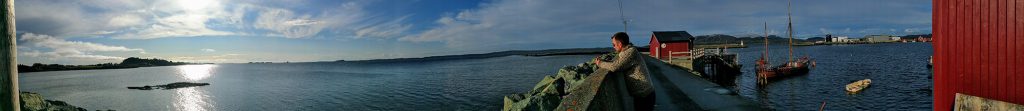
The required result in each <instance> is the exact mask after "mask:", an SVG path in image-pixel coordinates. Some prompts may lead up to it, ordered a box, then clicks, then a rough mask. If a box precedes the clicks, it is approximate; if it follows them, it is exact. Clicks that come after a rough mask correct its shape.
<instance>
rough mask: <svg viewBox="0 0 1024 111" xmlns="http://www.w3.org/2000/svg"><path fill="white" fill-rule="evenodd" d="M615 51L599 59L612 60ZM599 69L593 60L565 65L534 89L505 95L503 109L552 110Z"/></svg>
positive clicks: (509, 110)
mask: <svg viewBox="0 0 1024 111" xmlns="http://www.w3.org/2000/svg"><path fill="white" fill-rule="evenodd" d="M614 55H615V53H609V54H605V55H601V56H599V57H598V58H597V59H602V60H605V61H610V60H612V59H613V58H614ZM596 71H597V65H595V64H594V63H593V62H585V63H580V64H579V65H575V66H565V67H562V68H561V69H559V70H558V74H555V75H554V76H551V75H548V76H544V79H542V80H541V81H540V82H539V83H537V85H535V86H534V87H533V89H532V90H530V91H529V92H526V93H521V94H512V95H508V96H505V98H504V104H505V105H504V106H503V107H502V110H503V111H550V110H555V108H556V107H558V106H559V103H561V102H562V100H563V99H564V98H565V96H567V95H569V94H570V93H573V92H572V90H573V89H575V88H576V87H579V86H580V85H581V84H583V83H584V80H585V79H586V78H587V76H589V75H591V74H592V73H594V72H596Z"/></svg>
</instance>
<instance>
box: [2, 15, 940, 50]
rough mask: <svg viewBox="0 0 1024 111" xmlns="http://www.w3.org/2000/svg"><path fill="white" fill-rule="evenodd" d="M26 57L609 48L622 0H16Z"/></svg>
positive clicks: (809, 31)
mask: <svg viewBox="0 0 1024 111" xmlns="http://www.w3.org/2000/svg"><path fill="white" fill-rule="evenodd" d="M786 3H787V2H786V1H784V0H739V1H733V0H730V1H720V0H623V1H622V5H623V10H624V15H625V16H626V19H627V20H629V21H630V24H629V25H628V26H629V33H630V34H631V35H632V36H633V39H632V42H634V43H638V44H642V43H647V42H648V40H649V38H648V37H649V36H650V32H651V31H667V30H686V31H689V32H690V33H692V34H695V35H707V34H729V35H737V36H746V35H754V34H763V26H762V25H763V23H764V22H768V25H769V28H770V29H769V30H770V31H769V32H770V33H772V34H780V33H784V30H785V23H786ZM15 7H16V12H15V13H16V15H17V16H16V17H17V18H16V19H17V32H18V33H19V34H18V53H19V54H18V60H19V62H20V63H22V64H31V63H60V64H96V63H106V62H119V61H120V60H121V59H123V58H126V57H144V58H163V59H170V60H174V61H185V62H214V63H242V62H250V61H273V62H283V61H292V62H305V61H333V60H365V59H382V58H406V57H424V56H436V55H452V54H467V53H486V52H494V51H504V50H533V49H552V48H585V47H608V45H609V44H610V43H608V42H609V37H610V36H611V34H613V33H614V32H618V31H622V22H621V21H622V18H620V16H619V9H618V2H617V1H615V0H597V1H595V0H401V1H399V0H283V1H238V0H77V1H58V0H19V1H15ZM931 9H932V7H931V1H930V0H796V1H794V2H793V22H794V23H793V25H794V28H795V29H794V30H795V35H797V37H798V38H807V37H813V36H820V35H823V34H829V33H830V34H835V35H845V36H850V37H861V36H863V35H870V34H896V35H904V34H926V33H931V26H932V25H931Z"/></svg>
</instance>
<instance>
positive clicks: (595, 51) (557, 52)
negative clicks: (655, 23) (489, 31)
mask: <svg viewBox="0 0 1024 111" xmlns="http://www.w3.org/2000/svg"><path fill="white" fill-rule="evenodd" d="M612 50H613V49H612V48H610V47H600V48H567V49H544V50H510V51H499V52H490V53H480V54H461V55H442V56H428V57H419V58H393V59H371V60H355V61H346V60H337V61H331V63H393V62H423V61H441V60H462V59H484V58H493V57H505V56H513V55H519V56H530V57H541V56H561V55H599V54H604V53H609V52H611V51H612Z"/></svg>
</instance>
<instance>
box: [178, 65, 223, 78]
mask: <svg viewBox="0 0 1024 111" xmlns="http://www.w3.org/2000/svg"><path fill="white" fill-rule="evenodd" d="M214 67H217V65H212V64H204V65H184V66H178V73H179V74H181V76H182V77H184V78H186V79H189V80H193V81H195V80H203V79H206V78H207V77H210V72H212V71H213V68H214Z"/></svg>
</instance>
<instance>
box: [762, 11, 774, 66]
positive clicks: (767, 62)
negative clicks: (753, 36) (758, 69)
mask: <svg viewBox="0 0 1024 111" xmlns="http://www.w3.org/2000/svg"><path fill="white" fill-rule="evenodd" d="M761 58H764V63H765V65H767V66H772V65H771V63H772V62H771V61H769V60H768V21H765V22H764V57H761Z"/></svg>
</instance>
